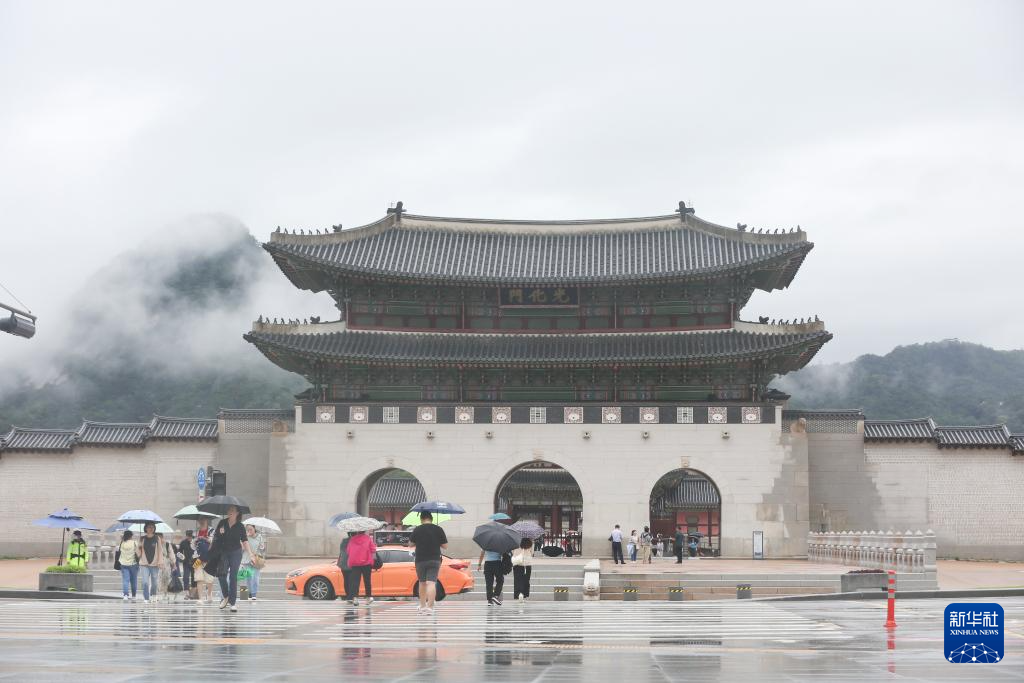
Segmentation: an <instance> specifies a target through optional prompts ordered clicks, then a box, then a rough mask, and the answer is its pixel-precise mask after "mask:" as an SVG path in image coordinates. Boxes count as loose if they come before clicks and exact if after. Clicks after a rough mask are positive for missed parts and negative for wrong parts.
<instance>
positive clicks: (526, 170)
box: [0, 0, 1024, 362]
mask: <svg viewBox="0 0 1024 683" xmlns="http://www.w3.org/2000/svg"><path fill="white" fill-rule="evenodd" d="M362 5H363V6H359V7H357V6H356V5H355V3H350V4H344V3H340V2H329V3H314V2H303V3H280V2H275V3H256V2H242V3H226V2H218V3H187V2H179V3H160V4H157V3H138V2H129V3H116V2H103V3H83V2H71V3H66V4H61V3H53V2H34V1H33V2H11V1H7V2H3V3H0V283H3V284H4V285H6V286H7V287H9V288H10V289H12V290H13V291H14V293H15V294H17V295H18V296H19V297H20V298H21V299H22V300H24V301H25V303H27V304H28V305H29V306H31V307H32V308H33V310H34V311H35V312H36V313H38V314H39V315H40V323H39V325H40V336H43V335H44V334H45V329H46V327H47V326H48V325H51V321H53V320H54V319H55V318H57V317H60V316H61V315H62V313H63V308H62V306H64V305H65V302H66V300H67V298H68V297H69V296H70V294H71V293H73V292H74V291H75V290H76V288H77V287H79V286H80V285H81V283H82V282H83V281H84V280H85V279H86V278H87V277H88V276H89V275H90V274H91V273H92V272H93V271H95V270H96V269H98V268H99V267H101V266H103V265H104V264H106V263H108V262H110V261H111V260H112V259H114V258H115V256H116V255H117V254H118V253H120V252H122V251H125V250H128V249H132V248H136V247H138V246H139V245H140V244H142V243H143V242H145V241H147V239H149V238H152V237H155V236H160V235H161V233H167V232H168V231H171V230H175V229H177V228H175V227H173V226H179V225H182V224H183V222H187V221H188V220H189V219H188V217H189V216H193V215H196V214H206V213H211V212H212V213H221V214H226V215H228V216H232V217H236V218H237V219H238V220H240V221H242V222H243V223H244V224H245V225H247V226H248V228H249V229H250V230H251V231H252V232H253V234H255V235H256V236H257V237H260V238H265V237H266V236H267V234H268V233H269V232H270V231H271V230H273V229H274V227H275V226H277V225H282V226H286V227H306V228H309V227H327V226H329V225H332V224H334V223H343V224H344V225H346V226H355V225H359V224H362V223H366V222H369V221H372V220H375V219H376V218H378V217H380V216H381V215H383V213H384V210H385V209H386V207H387V206H388V204H389V202H392V201H395V200H398V199H401V200H404V201H405V205H406V207H407V208H408V209H409V210H410V211H412V212H413V213H421V214H433V215H449V216H451V215H454V216H471V217H489V218H506V217H507V218H604V217H619V216H637V215H654V214H663V213H670V212H671V211H672V210H673V209H674V208H675V205H676V203H677V202H678V201H679V200H680V199H682V200H686V201H687V202H688V203H691V202H692V203H693V204H694V205H695V206H696V209H697V214H698V215H699V216H701V217H702V218H705V219H707V220H710V221H714V222H717V223H720V224H723V225H727V226H734V225H735V224H736V222H737V221H741V222H744V223H747V224H748V225H750V226H751V227H753V228H756V227H766V228H775V227H785V228H789V227H792V226H795V225H797V224H799V225H801V226H802V227H803V228H804V229H806V230H807V231H808V233H809V235H810V238H811V240H812V241H814V242H815V245H816V246H815V249H814V251H812V252H811V254H810V256H809V257H808V259H807V261H806V262H805V264H804V266H803V268H802V270H801V272H800V273H799V274H798V276H797V277H796V279H795V280H794V282H793V285H792V287H791V289H790V290H788V291H785V292H781V293H779V292H777V293H774V294H771V295H767V294H757V295H755V297H754V298H753V300H752V301H751V304H750V305H749V307H748V308H747V309H746V310H745V311H744V317H745V318H747V319H756V316H757V315H769V316H771V317H775V318H794V317H796V318H799V317H805V316H813V315H815V314H817V315H819V316H821V318H822V319H824V320H825V321H826V323H827V326H828V328H829V329H830V330H831V331H832V332H834V333H835V339H834V340H833V341H832V342H831V343H830V344H829V345H828V346H827V347H826V348H825V349H824V350H823V351H822V353H821V354H819V356H818V359H817V361H816V362H823V361H825V362H827V361H844V360H849V359H852V358H853V357H855V356H857V355H859V354H862V353H885V352H887V351H888V350H890V349H891V348H892V347H893V346H895V345H898V344H907V343H914V342H922V341H932V340H938V339H943V338H949V337H958V338H961V339H964V340H970V341H975V342H980V343H984V344H988V345H991V346H995V347H997V348H1021V347H1022V346H1024V318H1022V317H1021V315H1020V296H1021V289H1022V283H1024V280H1022V276H1021V266H1020V264H1021V263H1024V261H1022V259H1021V250H1022V247H1024V237H1022V235H1024V219H1022V216H1024V210H1022V206H1021V199H1022V196H1024V192H1022V188H1024V2H1017V1H1014V0H1008V1H1007V2H990V1H986V0H971V1H969V2H967V1H964V2H936V1H934V0H929V1H927V2H898V3H893V2H865V1H863V0H858V1H856V2H849V3H839V2H829V3H824V2H817V1H811V2H790V3H785V2H777V1H775V2H761V1H759V2H751V3H735V2H732V3H693V4H689V3H680V2H671V3H665V4H657V3H643V4H640V5H638V4H633V5H628V4H623V3H621V2H617V3H607V4H603V3H597V2H594V1H593V0H590V1H588V2H581V3H572V2H557V3H553V2H543V3H542V2H535V3H534V2H520V3H513V4H505V5H502V6H499V5H496V4H495V3H482V2H479V1H474V2H465V3H448V2H439V1H436V0H435V1H432V2H407V3H392V2H387V3H385V2H380V3H362ZM371 5H372V6H371ZM712 5H713V6H712ZM163 236H164V237H166V235H163ZM184 238H185V237H184V236H183V239H184ZM187 238H188V239H197V236H196V234H195V231H187ZM198 239H201V236H199V237H198ZM162 242H164V240H162V239H161V240H158V241H157V244H160V243H162ZM279 284H280V290H281V296H282V297H283V298H282V299H281V302H282V303H280V304H278V303H277V302H269V301H268V303H267V304H266V305H261V306H260V307H259V308H257V309H254V310H253V311H252V317H253V318H254V317H255V316H256V315H257V314H258V313H267V312H271V311H274V312H275V313H279V314H287V313H288V312H289V311H288V310H282V309H281V308H278V306H279V305H285V304H284V303H283V302H287V305H292V302H294V301H295V298H294V293H293V292H289V291H288V290H291V289H292V287H291V285H290V284H289V283H288V282H287V280H286V279H285V278H284V277H283V276H280V283H279ZM308 296H310V297H312V295H308ZM0 300H8V301H9V297H7V296H6V294H3V293H2V292H0ZM308 312H309V310H308V307H307V309H304V310H301V311H297V312H296V313H297V314H302V315H306V314H308ZM242 331H243V330H238V334H241V332H242ZM5 337H6V339H7V340H6V341H5V340H4V339H0V354H3V353H5V347H7V348H8V349H9V347H10V346H11V345H13V344H23V343H24V342H23V340H17V339H14V338H12V337H7V336H6V335H5Z"/></svg>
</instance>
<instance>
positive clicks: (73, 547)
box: [67, 529, 89, 571]
mask: <svg viewBox="0 0 1024 683" xmlns="http://www.w3.org/2000/svg"><path fill="white" fill-rule="evenodd" d="M67 563H68V566H69V567H77V568H79V569H81V570H82V571H85V569H86V568H87V567H88V565H89V547H88V546H87V545H85V541H83V540H82V530H81V529H75V532H74V533H73V534H72V535H71V543H69V544H68V557H67Z"/></svg>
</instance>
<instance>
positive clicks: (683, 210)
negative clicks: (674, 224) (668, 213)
mask: <svg viewBox="0 0 1024 683" xmlns="http://www.w3.org/2000/svg"><path fill="white" fill-rule="evenodd" d="M676 213H678V214H679V217H680V218H681V219H683V220H686V214H688V213H693V207H692V206H691V207H687V206H686V202H683V201H681V202H679V208H678V209H676Z"/></svg>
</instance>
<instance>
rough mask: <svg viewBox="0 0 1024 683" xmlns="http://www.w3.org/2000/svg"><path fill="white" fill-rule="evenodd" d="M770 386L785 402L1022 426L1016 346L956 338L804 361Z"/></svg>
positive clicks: (1021, 372)
mask: <svg viewBox="0 0 1024 683" xmlns="http://www.w3.org/2000/svg"><path fill="white" fill-rule="evenodd" d="M772 386H774V387H776V388H778V389H781V390H783V391H785V392H787V393H790V394H792V395H793V398H792V400H791V401H790V406H791V407H793V408H805V409H828V408H861V409H863V410H864V414H865V415H866V416H867V417H868V418H870V419H875V420H885V419H902V418H913V417H932V418H935V421H936V422H938V423H939V424H941V425H974V424H997V423H1006V424H1007V425H1009V427H1010V429H1011V430H1012V431H1017V432H1024V350H1018V351H996V350H995V349H990V348H988V347H987V346H981V345H979V344H970V343H966V342H961V341H957V340H946V341H941V342H933V343H929V344H913V345H910V346H898V347H896V348H895V349H893V350H892V351H890V352H889V353H887V354H886V355H884V356H875V355H865V356H860V357H859V358H857V359H856V360H854V361H852V362H850V363H836V364H829V365H810V366H808V367H806V368H804V369H803V370H800V371H798V372H794V373H791V374H789V375H786V376H784V377H781V378H779V379H777V380H776V381H775V382H773V383H772Z"/></svg>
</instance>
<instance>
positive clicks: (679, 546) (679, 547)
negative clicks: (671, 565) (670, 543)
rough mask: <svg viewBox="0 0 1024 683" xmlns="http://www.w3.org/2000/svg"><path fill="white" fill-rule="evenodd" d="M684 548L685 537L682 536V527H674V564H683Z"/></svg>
mask: <svg viewBox="0 0 1024 683" xmlns="http://www.w3.org/2000/svg"><path fill="white" fill-rule="evenodd" d="M685 547H686V535H685V534H683V526H682V525H681V524H679V525H676V548H675V550H676V564H682V563H683V548H685Z"/></svg>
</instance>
